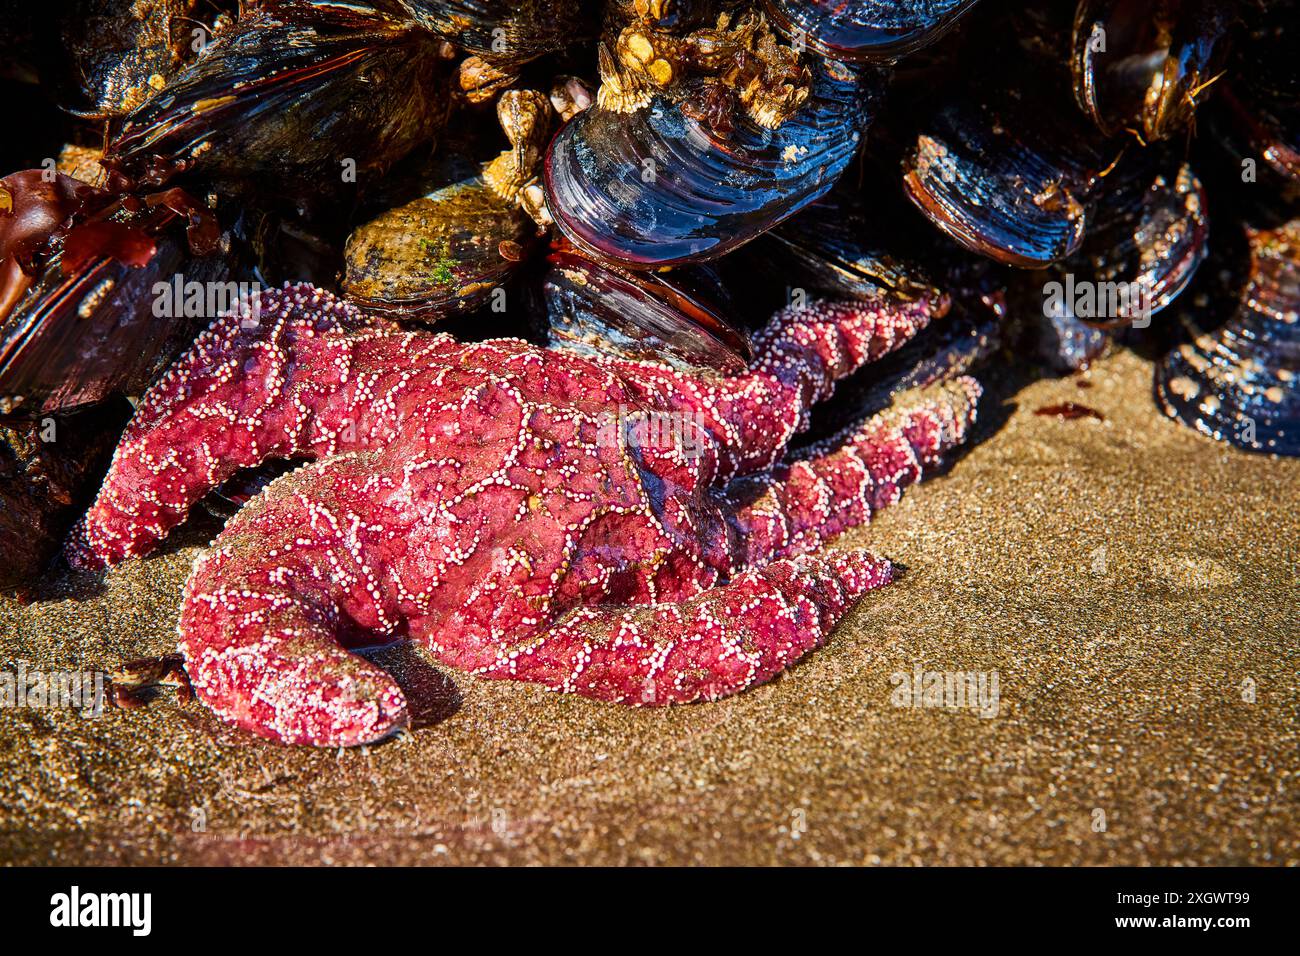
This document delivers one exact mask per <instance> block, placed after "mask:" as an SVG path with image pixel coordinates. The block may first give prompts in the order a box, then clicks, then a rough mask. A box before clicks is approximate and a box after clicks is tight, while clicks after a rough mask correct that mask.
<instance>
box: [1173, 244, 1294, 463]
mask: <svg viewBox="0 0 1300 956" xmlns="http://www.w3.org/2000/svg"><path fill="white" fill-rule="evenodd" d="M1248 239H1249V243H1250V265H1249V269H1248V270H1247V272H1246V275H1245V278H1244V281H1243V282H1242V283H1241V284H1240V285H1239V286H1238V288H1237V289H1236V290H1235V292H1236V295H1237V299H1236V306H1235V311H1232V312H1231V313H1230V317H1229V318H1228V320H1227V321H1226V322H1223V321H1222V318H1223V314H1224V312H1223V310H1222V305H1223V301H1222V300H1223V298H1224V297H1225V296H1223V295H1219V294H1210V295H1205V296H1200V297H1197V301H1195V302H1193V303H1191V304H1190V306H1189V308H1187V309H1186V310H1184V314H1183V322H1184V325H1185V327H1186V330H1187V333H1188V336H1189V338H1188V341H1186V342H1184V343H1182V344H1181V345H1179V346H1178V347H1177V348H1175V349H1173V350H1172V351H1170V352H1169V353H1168V354H1167V355H1166V356H1165V357H1164V358H1163V359H1162V360H1161V361H1160V362H1159V363H1158V364H1157V366H1156V376H1155V394H1156V400H1157V402H1158V403H1159V405H1160V407H1161V408H1162V409H1163V410H1164V412H1165V413H1166V414H1168V415H1170V416H1172V417H1174V418H1177V419H1178V420H1179V421H1181V422H1183V423H1184V424H1186V425H1189V426H1191V427H1192V428H1195V429H1196V430H1197V431H1199V432H1201V433H1202V434H1205V435H1209V436H1210V437H1212V438H1215V439H1217V440H1219V441H1226V442H1230V443H1231V444H1233V445H1236V446H1237V447H1238V448H1244V449H1247V450H1250V451H1262V452H1271V453H1274V454H1279V455H1292V456H1295V455H1300V219H1293V220H1291V221H1290V222H1288V223H1287V224H1286V225H1284V226H1283V227H1281V228H1280V229H1276V230H1268V231H1255V230H1249V231H1248ZM1224 271H1225V274H1228V275H1231V274H1232V273H1231V270H1224ZM1233 291H1234V290H1232V289H1231V288H1229V289H1227V290H1226V292H1227V294H1228V296H1231V294H1232V292H1233Z"/></svg>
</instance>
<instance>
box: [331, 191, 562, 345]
mask: <svg viewBox="0 0 1300 956" xmlns="http://www.w3.org/2000/svg"><path fill="white" fill-rule="evenodd" d="M535 233H536V227H535V225H534V223H533V221H532V220H531V219H529V218H528V216H527V215H526V214H525V213H524V212H522V211H521V210H520V208H519V206H518V205H517V204H516V203H514V202H510V201H508V200H505V199H502V198H501V197H499V196H498V195H497V194H496V193H494V192H493V191H492V190H491V189H489V188H488V187H487V186H486V185H485V184H484V182H483V180H482V179H481V178H479V177H478V176H473V177H470V178H468V179H464V180H461V181H460V182H456V183H452V184H451V185H448V186H443V187H440V188H438V189H434V190H432V191H431V192H429V193H427V194H426V195H423V196H419V197H417V198H415V199H412V200H410V201H409V202H406V203H403V204H402V205H399V206H396V207H394V208H392V209H389V210H387V211H386V212H383V213H381V214H380V215H379V216H377V217H375V218H374V219H372V220H370V221H369V222H367V223H365V224H364V225H361V226H358V227H357V228H356V230H354V231H353V233H352V235H351V236H350V237H349V238H348V242H347V246H346V248H345V249H344V269H345V271H344V276H343V292H344V294H345V295H346V296H347V298H349V299H351V300H352V301H354V302H356V303H357V304H358V305H359V306H361V307H362V308H363V309H366V310H368V311H372V312H379V313H382V314H385V315H391V316H394V317H406V318H414V319H422V320H425V321H428V320H431V319H435V318H438V317H441V316H445V315H449V314H453V313H459V312H467V311H469V310H471V309H475V308H478V307H479V306H480V305H483V304H484V303H485V302H486V301H487V300H488V298H489V297H490V296H491V294H492V290H493V289H496V288H499V287H501V285H502V284H503V283H504V282H505V281H506V280H507V279H508V278H509V276H510V274H511V273H512V272H513V271H514V270H515V268H516V266H517V265H518V264H519V263H520V262H521V261H522V260H523V258H524V256H525V254H526V252H527V249H528V247H529V246H530V245H531V244H532V243H533V240H534V238H535Z"/></svg>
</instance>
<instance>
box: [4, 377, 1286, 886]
mask: <svg viewBox="0 0 1300 956" xmlns="http://www.w3.org/2000/svg"><path fill="white" fill-rule="evenodd" d="M1079 378H1080V377H1078V376H1076V377H1072V378H1066V379H1059V380H1053V381H1042V382H1036V383H1033V384H1031V385H1028V386H1027V387H1025V388H1023V389H1021V390H1019V391H1016V392H1013V393H1011V394H1005V392H1006V390H1005V389H1004V390H1003V392H1004V394H1002V395H998V394H996V393H997V387H996V385H995V386H994V388H993V389H992V390H991V391H992V392H993V393H994V394H993V395H992V396H991V398H990V400H989V401H988V402H987V403H986V405H985V406H984V408H983V409H982V413H981V414H982V424H981V432H980V437H981V441H980V443H979V444H978V445H977V446H976V447H975V448H974V449H973V450H971V451H970V452H969V453H968V454H966V455H964V456H963V457H961V458H960V459H959V460H957V461H956V462H955V464H954V465H953V466H952V467H951V468H950V469H949V470H948V472H947V473H945V474H942V475H938V476H936V477H934V478H932V479H931V480H930V481H928V482H927V483H926V484H924V485H922V486H920V487H918V488H915V489H912V490H911V491H910V492H909V493H908V494H907V495H906V496H905V498H904V500H903V501H902V503H900V504H899V505H897V506H895V507H894V508H892V509H889V510H887V511H885V512H882V513H881V514H880V515H879V516H878V517H877V519H876V521H875V522H874V523H872V524H871V525H870V526H868V527H866V528H863V529H860V530H859V531H857V532H855V533H853V534H851V535H848V536H846V538H845V539H844V541H843V543H845V544H849V543H852V544H855V545H859V544H861V545H868V546H870V547H872V548H873V549H875V550H876V551H877V552H878V553H880V554H883V555H885V556H888V557H890V558H891V559H893V560H894V561H896V562H897V563H899V564H900V565H902V566H903V567H904V568H905V569H906V571H905V573H904V574H903V576H902V577H901V579H900V580H899V581H898V582H897V583H896V584H894V585H892V586H890V587H888V588H886V589H883V590H880V591H877V592H874V593H873V594H870V595H868V597H867V598H866V599H865V600H864V601H863V602H862V604H861V605H860V606H859V607H858V608H857V609H856V610H855V611H854V612H853V613H852V614H850V615H849V617H848V618H846V621H845V623H844V624H843V625H842V626H841V627H840V628H839V629H838V630H837V631H836V633H835V634H834V635H833V637H832V638H831V640H830V642H829V643H828V644H827V646H826V647H824V648H823V649H822V650H820V651H818V652H816V653H814V654H813V655H811V656H810V657H809V658H808V659H807V660H806V661H805V662H804V663H803V664H801V665H800V666H798V667H796V668H794V669H793V670H791V671H790V672H788V673H787V674H785V675H784V676H783V677H781V678H780V679H779V680H777V681H775V682H774V683H772V684H770V685H767V686H764V687H761V688H758V689H755V690H752V691H750V692H748V693H745V694H743V695H741V696H739V697H736V698H732V699H730V700H726V701H722V702H719V703H714V704H705V705H698V706H691V707H683V708H676V709H671V710H634V709H626V708H621V707H617V706H612V705H608V704H600V703H595V702H592V701H588V700H584V699H580V698H576V697H559V696H556V695H553V694H549V693H546V692H544V691H542V690H540V689H538V688H535V687H532V686H527V685H520V684H509V683H500V682H490V681H484V680H478V679H475V678H472V677H469V676H467V675H464V674H460V673H457V672H454V671H450V670H447V669H444V668H441V667H439V666H437V665H433V664H430V663H427V662H426V661H424V660H423V659H422V658H421V657H420V656H419V655H418V654H417V653H416V652H415V651H414V650H411V649H409V648H399V649H391V650H388V651H385V652H383V655H382V656H380V657H379V658H378V659H379V660H381V661H382V662H384V663H386V664H387V665H389V666H391V667H392V669H393V670H394V672H395V673H396V674H397V675H398V677H399V680H400V681H401V682H402V683H403V684H404V686H405V687H406V689H407V694H408V697H410V698H411V700H412V703H413V706H414V708H415V710H416V712H417V714H418V718H417V722H416V726H415V728H414V730H413V731H412V732H411V733H410V734H408V735H406V736H404V737H403V738H399V739H397V740H393V741H390V742H386V743H384V744H382V745H379V746H374V747H370V748H367V749H358V750H350V751H346V752H338V751H321V750H309V749H300V748H287V747H282V746H277V745H273V744H268V743H264V742H262V741H260V740H258V739H256V738H253V737H251V736H248V735H246V734H243V733H241V732H238V731H235V730H231V729H228V728H226V727H225V726H223V725H222V724H220V723H219V722H217V721H216V720H215V719H214V718H213V717H212V716H211V715H210V714H208V713H207V711H205V710H204V709H203V707H202V706H201V705H199V704H198V703H195V702H189V703H179V702H177V700H176V698H175V697H174V696H173V695H172V693H171V692H170V691H168V692H164V693H162V694H160V695H159V696H158V697H157V698H156V699H155V700H154V701H152V702H151V703H149V704H148V705H146V706H143V707H140V708H138V709H133V710H122V709H116V708H110V709H108V710H106V711H105V713H104V714H103V715H102V716H100V717H98V718H85V717H82V716H79V715H78V714H77V713H75V712H72V711H68V710H50V709H41V708H31V707H26V708H0V862H4V863H67V864H85V863H111V862H121V863H164V864H168V863H265V864H283V863H314V862H319V863H355V864H364V863H450V864H478V863H602V864H614V863H710V864H727V863H732V864H745V863H756V864H767V863H790V864H869V863H885V864H914V863H923V864H982V863H987V864H1035V863H1053V864H1095V863H1116V864H1156V863H1160V864H1170V863H1185V864H1213V863H1219V864H1246V863H1256V864H1286V863H1295V862H1297V860H1300V797H1298V796H1297V792H1296V791H1297V786H1298V785H1300V774H1298V769H1300V686H1298V685H1300V621H1298V619H1297V609H1298V608H1300V582H1298V581H1297V563H1298V562H1300V515H1298V514H1297V502H1300V461H1293V460H1292V461H1287V460H1277V459H1271V458H1268V457H1262V456H1257V455H1248V454H1245V453H1242V452H1238V451H1235V450H1233V449H1231V448H1228V447H1226V446H1223V445H1219V444H1216V443H1213V442H1211V441H1209V440H1207V439H1204V438H1201V437H1199V436H1197V435H1195V434H1194V433H1192V432H1191V431H1189V430H1187V429H1186V428H1183V427H1181V426H1178V425H1175V424H1174V423H1173V422H1171V421H1168V420H1166V419H1165V418H1163V417H1162V416H1160V415H1159V414H1158V413H1157V411H1156V410H1155V408H1154V406H1153V404H1152V401H1151V397H1150V366H1149V365H1148V364H1147V363H1146V362H1144V361H1143V360H1141V359H1140V358H1138V357H1136V356H1134V355H1132V354H1127V353H1126V354H1121V355H1118V356H1116V357H1112V358H1109V359H1107V360H1105V361H1103V362H1101V363H1100V364H1099V365H1097V366H1095V367H1094V368H1093V369H1092V370H1091V371H1090V372H1088V373H1087V374H1086V375H1085V376H1083V378H1085V379H1086V380H1087V381H1088V382H1089V383H1090V387H1088V388H1080V387H1079V385H1078V381H1079ZM1063 402H1075V403H1080V404H1083V405H1086V406H1088V407H1090V408H1093V409H1095V410H1097V411H1099V412H1100V413H1101V414H1102V415H1103V416H1104V419H1105V420H1104V421H1098V420H1097V419H1095V418H1092V417H1084V418H1079V419H1075V420H1065V419H1062V418H1058V417H1056V416H1046V415H1037V414H1035V411H1036V410H1037V409H1040V408H1043V407H1047V406H1052V405H1057V404H1061V403H1063ZM216 528H217V525H216V523H215V522H214V521H213V520H211V519H199V520H197V521H195V522H192V523H191V525H190V526H188V527H187V528H186V529H185V531H184V533H183V534H181V535H180V536H179V537H178V539H177V540H175V541H172V542H170V543H169V545H168V546H167V547H166V548H165V549H164V550H163V552H162V553H160V554H157V555H155V556H153V557H151V558H148V559H146V560H143V561H135V562H129V563H127V564H126V565H124V566H122V567H120V568H118V569H116V570H114V571H113V572H111V573H110V574H109V575H107V577H106V579H104V580H102V581H101V580H100V579H98V578H96V577H93V576H76V575H67V576H64V577H55V578H51V579H49V580H47V581H45V582H42V583H41V585H40V586H39V587H38V589H37V595H36V600H35V601H33V602H32V603H30V604H27V605H19V604H17V603H14V602H11V601H7V600H4V599H0V664H3V667H4V668H5V669H10V670H12V669H13V668H16V667H17V666H18V665H19V663H22V664H24V665H25V666H26V667H27V668H28V669H33V670H41V671H58V670H77V671H85V670H105V671H106V670H113V669H115V668H116V667H117V666H118V665H120V664H121V663H122V662H123V661H126V660H129V659H132V658H137V657H141V656H145V655H160V654H164V653H169V652H171V651H172V650H173V649H174V628H175V623H176V622H175V611H176V604H177V600H178V597H179V594H180V589H181V585H182V583H183V582H184V580H185V577H186V575H187V573H188V571H189V567H190V564H191V562H192V561H193V560H194V557H195V556H196V555H197V554H198V553H199V552H200V549H201V548H202V546H203V545H204V544H205V543H206V541H207V540H208V539H209V538H210V537H211V535H212V534H213V533H214V532H215V530H216ZM957 672H960V673H961V674H963V675H966V674H969V675H972V676H973V677H975V678H977V685H976V686H982V687H983V691H984V693H983V696H982V698H981V699H979V700H976V701H974V704H975V705H976V706H970V704H971V703H972V702H971V701H969V700H968V701H967V702H966V706H961V707H949V706H946V705H945V704H940V703H939V702H938V701H937V700H936V699H934V695H929V696H928V697H927V695H926V694H925V693H924V690H925V688H926V687H930V689H931V690H934V688H935V686H936V685H935V681H942V680H943V679H944V678H945V676H947V677H948V678H949V683H950V684H954V685H955V679H953V678H952V676H951V675H954V674H955V673H957ZM918 675H919V676H920V682H921V684H922V688H921V689H920V690H919V691H918V690H917V689H916V688H914V687H912V684H913V683H914V682H915V681H916V679H917V677H918ZM926 675H938V676H937V677H927V676H926ZM979 680H982V681H983V683H982V684H978V681H979ZM994 682H996V683H994ZM995 688H996V694H994V693H993V692H994V689H995ZM918 703H919V704H920V706H917V705H918ZM945 703H946V702H945ZM981 704H983V705H985V706H983V707H982V708H981V707H980V706H979V705H981Z"/></svg>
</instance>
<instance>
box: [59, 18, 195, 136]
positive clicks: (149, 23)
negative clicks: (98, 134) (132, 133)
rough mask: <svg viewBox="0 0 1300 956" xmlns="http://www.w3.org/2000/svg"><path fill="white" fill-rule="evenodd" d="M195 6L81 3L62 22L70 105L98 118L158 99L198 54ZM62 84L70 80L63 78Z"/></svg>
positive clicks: (61, 35)
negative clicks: (156, 94)
mask: <svg viewBox="0 0 1300 956" xmlns="http://www.w3.org/2000/svg"><path fill="white" fill-rule="evenodd" d="M193 14H194V4H193V3H192V2H190V0H154V2H151V3H141V2H139V0H77V2H74V3H71V4H69V5H68V9H67V11H66V12H65V13H63V14H62V15H61V16H60V18H59V21H58V22H59V30H58V36H59V39H60V41H61V43H62V44H63V45H64V49H65V51H66V52H65V54H64V56H65V58H66V60H68V61H70V62H69V63H68V69H67V70H66V71H65V72H66V73H67V74H70V76H69V77H68V78H67V83H66V85H68V86H70V87H73V90H71V91H69V92H68V93H67V95H65V96H64V100H65V105H67V106H69V107H71V108H74V109H77V110H79V111H81V112H83V113H84V114H89V115H92V116H101V117H106V116H121V115H124V114H126V113H129V112H130V111H131V110H133V109H136V108H137V107H139V106H140V105H141V104H142V103H144V101H145V100H147V99H149V98H150V97H151V96H153V95H154V94H155V93H156V92H157V91H158V90H159V89H160V88H161V87H162V85H163V84H164V83H165V81H166V80H167V79H169V78H170V77H171V76H172V75H173V74H175V73H176V71H178V70H179V69H180V68H181V66H182V64H183V58H185V57H189V56H192V55H193V53H194V49H193V46H194V37H193V31H195V30H200V31H202V32H201V33H200V37H201V38H206V36H207V30H206V27H204V26H202V25H201V24H200V23H199V21H198V20H195V19H193ZM60 79H64V78H63V77H60Z"/></svg>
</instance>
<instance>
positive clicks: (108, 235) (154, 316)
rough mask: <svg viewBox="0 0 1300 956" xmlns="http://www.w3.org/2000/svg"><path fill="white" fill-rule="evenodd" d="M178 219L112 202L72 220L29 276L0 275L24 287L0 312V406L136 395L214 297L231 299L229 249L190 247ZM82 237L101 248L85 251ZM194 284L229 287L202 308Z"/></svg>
mask: <svg viewBox="0 0 1300 956" xmlns="http://www.w3.org/2000/svg"><path fill="white" fill-rule="evenodd" d="M181 219H182V217H181V216H180V215H179V214H178V213H176V212H174V211H173V210H171V209H168V208H167V207H165V206H161V205H160V206H156V207H153V208H150V209H145V210H141V211H135V212H133V211H131V210H129V209H127V208H124V207H123V206H122V205H121V204H119V205H118V207H116V208H114V209H110V210H108V211H106V212H105V214H104V216H103V218H102V219H101V220H99V221H96V222H92V223H87V224H83V225H81V226H79V227H74V229H73V230H72V231H70V232H69V233H68V238H67V239H66V240H65V241H64V244H63V248H62V250H61V251H58V252H56V253H55V254H54V255H53V257H52V258H51V259H50V260H49V262H48V263H47V264H46V265H45V266H44V268H43V269H42V270H41V272H40V273H39V275H37V276H35V277H33V278H32V279H31V280H30V282H26V281H23V278H22V277H21V276H20V275H19V274H16V273H15V274H11V275H9V276H7V277H6V282H10V281H19V282H22V284H23V289H24V291H23V292H22V294H21V295H20V296H18V297H16V301H15V302H14V303H13V305H12V306H11V307H10V308H9V311H8V312H7V314H5V315H4V316H3V318H0V413H6V414H7V413H12V412H18V413H21V414H23V415H35V414H40V413H45V412H51V411H57V410H60V409H67V408H72V407H75V406H79V405H84V404H88V403H91V402H97V401H100V400H102V399H104V398H106V397H107V396H109V395H111V394H113V393H115V392H122V393H125V394H128V395H138V394H140V393H141V392H142V391H143V390H144V388H145V387H146V386H147V385H148V384H149V383H150V381H152V379H153V378H154V376H155V375H157V373H158V372H160V371H161V370H162V369H163V368H164V367H166V365H167V364H168V363H169V362H170V361H171V360H172V359H173V358H174V357H175V356H176V354H177V353H178V352H179V351H180V350H181V349H182V348H184V346H185V345H187V344H188V343H189V341H190V340H191V339H192V338H193V336H194V334H195V333H196V332H197V331H198V330H199V329H200V328H201V327H202V326H203V325H205V324H206V323H207V322H209V321H211V320H212V319H214V318H216V315H217V312H218V311H219V310H220V307H221V306H222V305H229V304H233V303H232V302H230V301H229V300H230V299H234V298H237V290H235V289H233V288H231V287H235V286H236V283H234V282H229V283H228V282H226V280H227V279H228V278H229V276H230V267H229V263H228V260H227V258H226V257H225V256H224V255H221V254H219V253H218V254H213V255H205V256H202V257H199V256H195V255H194V254H193V253H192V252H191V251H190V247H189V245H188V243H187V241H186V238H185V234H184V232H183V231H180V229H179V226H180V225H181ZM78 230H80V232H78ZM81 240H85V241H84V242H82V241H81ZM70 242H77V243H79V245H80V247H81V248H80V249H79V252H78V258H79V259H80V261H77V262H76V263H70V262H69V261H68V258H69V251H68V249H69V246H68V243H70ZM87 242H88V243H90V244H91V245H92V246H93V245H100V246H102V247H103V250H102V252H96V251H94V249H93V248H92V249H91V250H90V251H89V252H87V251H85V248H84V247H85V245H86V243H87ZM196 288H199V289H204V290H220V291H221V293H222V294H225V293H227V292H228V293H229V295H228V297H227V298H225V299H223V300H222V302H221V303H220V304H218V305H216V306H214V307H212V308H208V303H207V299H208V296H207V295H206V294H205V295H204V296H202V299H203V302H202V303H201V304H199V305H195V304H193V303H194V301H195V300H194V299H193V298H192V293H193V290H194V289H196ZM187 296H188V297H189V298H187ZM0 298H5V296H4V295H3V294H0ZM187 302H189V303H191V304H187Z"/></svg>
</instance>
